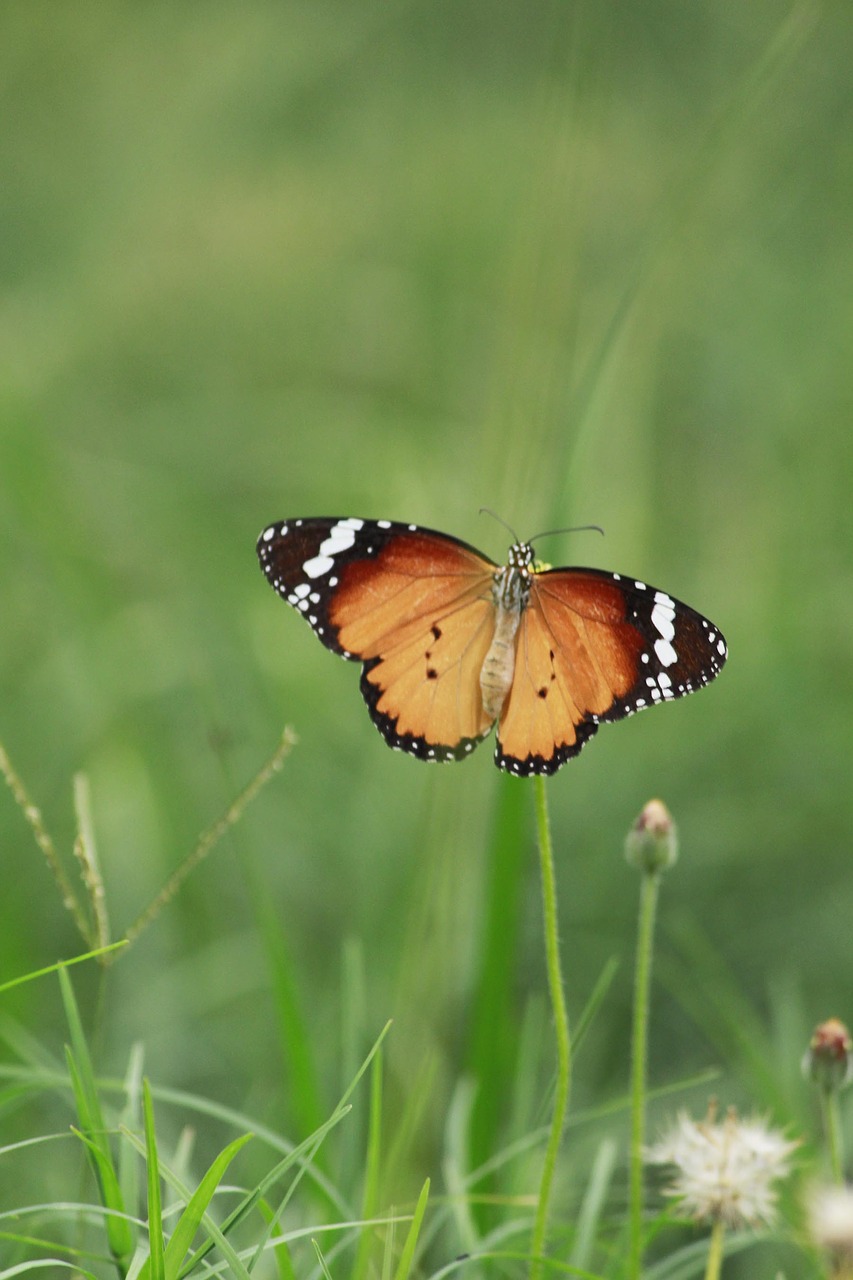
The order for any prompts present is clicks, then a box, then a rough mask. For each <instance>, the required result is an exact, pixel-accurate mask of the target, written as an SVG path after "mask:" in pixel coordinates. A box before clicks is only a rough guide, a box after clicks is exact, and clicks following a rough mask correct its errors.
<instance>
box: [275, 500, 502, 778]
mask: <svg viewBox="0 0 853 1280" xmlns="http://www.w3.org/2000/svg"><path fill="white" fill-rule="evenodd" d="M356 526H358V527H356ZM258 554H259V557H260V559H261V564H262V567H263V569H264V572H265V573H266V575H267V577H268V578H269V580H270V581H271V582H272V585H273V586H274V587H275V589H276V590H277V591H278V592H279V593H280V594H281V595H282V596H284V598H285V599H286V600H287V601H288V603H289V604H292V605H293V606H294V607H295V608H297V609H299V610H300V612H302V613H303V615H304V616H305V617H306V619H307V621H308V622H309V623H310V624H311V626H312V627H313V628H314V630H315V632H316V633H317V635H318V636H319V637H320V639H321V640H322V641H323V643H324V644H326V645H327V647H328V648H330V649H332V650H334V651H335V652H336V653H340V654H341V655H342V656H344V657H347V658H353V659H358V660H360V661H362V662H363V663H364V669H363V673H362V679H361V691H362V694H363V696H364V699H365V701H366V702H367V705H368V708H369V710H370V714H371V717H372V719H373V721H374V723H375V724H376V726H377V728H378V729H379V731H380V732H381V733H382V735H383V737H384V738H385V740H386V741H387V742H388V743H389V744H390V745H391V746H394V747H400V748H401V749H403V750H405V751H409V752H411V753H412V754H414V755H418V756H421V757H423V758H425V759H436V760H439V759H441V760H445V759H453V758H460V757H462V756H464V755H466V754H468V752H470V751H471V750H472V749H473V747H474V746H475V745H476V743H477V742H478V741H479V740H480V739H481V738H482V737H483V736H484V734H486V733H488V731H489V729H490V728H491V723H492V722H491V720H490V719H488V718H487V717H485V716H484V713H483V708H482V702H481V699H480V693H479V672H480V668H481V667H482V664H483V659H484V658H485V655H486V652H487V650H488V647H489V644H490V643H491V637H492V631H493V629H494V604H493V602H492V590H491V588H492V575H493V573H494V571H495V568H496V566H495V565H494V564H493V563H492V562H491V561H490V560H487V559H486V558H485V557H483V556H481V555H480V554H479V552H477V551H475V549H474V548H473V547H469V546H468V545H467V544H466V543H463V542H460V541H458V540H457V539H455V538H449V537H447V536H446V535H444V534H440V533H436V532H434V531H433V530H428V529H419V528H417V527H415V526H412V525H403V524H393V523H391V522H386V521H382V522H380V521H356V520H337V519H326V520H319V519H314V520H303V521H301V522H287V521H285V522H283V523H280V524H277V525H272V526H270V529H269V530H267V531H265V533H264V534H262V535H261V537H260V539H259V541H258Z"/></svg>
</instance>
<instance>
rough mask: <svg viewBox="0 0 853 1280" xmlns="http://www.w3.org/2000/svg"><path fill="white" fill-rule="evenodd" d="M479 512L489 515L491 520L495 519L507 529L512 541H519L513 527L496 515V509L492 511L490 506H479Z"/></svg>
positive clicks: (482, 514)
mask: <svg viewBox="0 0 853 1280" xmlns="http://www.w3.org/2000/svg"><path fill="white" fill-rule="evenodd" d="M479 514H480V515H481V516H491V517H492V519H493V520H497V522H498V524H502V525H503V527H504V528H505V529H506V530H507V532H508V533H511V534H512V540H513V542H520V541H521V539H520V538H519V536H518V534H517V533H516V532H515V529H513V527H512V525H511V524H507V522H506V520H504V519H502V518H501V516H499V515H498V513H497V511H492V508H491V507H480V511H479Z"/></svg>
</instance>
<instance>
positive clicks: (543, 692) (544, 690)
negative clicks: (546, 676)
mask: <svg viewBox="0 0 853 1280" xmlns="http://www.w3.org/2000/svg"><path fill="white" fill-rule="evenodd" d="M552 679H553V676H552ZM537 692H538V695H539V697H540V698H547V697H548V690H547V688H544V687H543V688H542V689H539V690H537Z"/></svg>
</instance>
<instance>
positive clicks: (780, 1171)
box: [646, 1105, 797, 1227]
mask: <svg viewBox="0 0 853 1280" xmlns="http://www.w3.org/2000/svg"><path fill="white" fill-rule="evenodd" d="M796 1146H797V1143H796V1142H789V1141H788V1140H787V1139H786V1138H785V1137H784V1135H783V1134H781V1133H780V1132H779V1131H778V1130H776V1129H771V1128H770V1127H769V1126H768V1125H767V1124H766V1123H765V1122H764V1121H763V1120H760V1119H757V1118H756V1119H751V1120H743V1121H742V1120H739V1119H738V1117H737V1114H736V1113H735V1112H734V1111H730V1112H729V1114H728V1115H727V1116H726V1118H725V1120H723V1121H722V1122H718V1121H716V1119H715V1109H714V1108H713V1105H712V1107H711V1108H710V1109H709V1113H708V1116H707V1118H706V1119H705V1120H700V1121H696V1120H691V1119H690V1117H689V1116H688V1115H687V1114H686V1113H685V1112H681V1113H680V1114H679V1116H678V1118H677V1120H676V1123H675V1125H674V1127H673V1128H672V1129H671V1130H670V1132H669V1133H668V1134H667V1135H666V1136H665V1137H664V1138H663V1139H662V1140H661V1141H660V1142H658V1143H656V1144H655V1145H654V1146H653V1147H650V1148H649V1149H648V1151H647V1152H646V1159H647V1161H648V1162H649V1163H650V1164H669V1165H673V1166H674V1168H675V1171H676V1172H675V1175H674V1177H673V1179H672V1182H671V1185H670V1186H669V1187H667V1188H666V1191H665V1194H667V1195H670V1196H674V1197H676V1198H677V1199H678V1200H680V1202H681V1207H682V1209H683V1210H684V1212H685V1213H686V1214H687V1216H688V1217H690V1218H693V1219H695V1220H696V1221H697V1222H723V1223H724V1224H725V1225H726V1226H728V1227H741V1226H755V1225H757V1224H759V1223H765V1224H769V1223H771V1222H772V1221H773V1219H774V1217H775V1213H776V1191H775V1189H774V1186H773V1183H774V1182H776V1181H777V1180H778V1179H779V1178H783V1177H784V1176H785V1175H786V1174H787V1172H788V1170H789V1168H790V1163H789V1162H790V1156H791V1153H792V1152H793V1151H794V1149H795V1148H796Z"/></svg>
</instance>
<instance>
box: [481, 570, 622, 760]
mask: <svg viewBox="0 0 853 1280" xmlns="http://www.w3.org/2000/svg"><path fill="white" fill-rule="evenodd" d="M560 579H561V581H560V582H559V586H560V587H565V588H567V590H566V593H565V596H564V594H563V592H562V591H560V590H556V589H555V588H556V587H557V585H558V583H557V579H556V577H555V579H553V580H552V582H551V583H548V575H547V574H546V575H543V576H540V575H536V576H535V577H534V579H533V582H532V584H531V594H530V602H529V605H528V607H527V609H526V610H525V613H524V616H523V617H522V620H521V627H520V628H519V641H518V649H517V652H516V664H515V679H514V681H513V685H512V689H511V691H510V694H509V697H508V698H507V702H506V705H505V706H504V710H503V715H502V716H501V720H500V725H499V728H498V750H497V758H498V763H499V764H501V765H502V767H504V768H508V769H510V770H511V772H514V773H522V774H526V773H553V772H555V771H556V770H557V769H558V768H559V767H560V765H562V764H564V763H565V762H566V760H568V759H570V758H571V757H572V756H574V755H577V753H578V752H579V751H580V750H581V748H582V747H583V746H584V745H585V744H586V743H587V742H588V741H589V739H590V738H591V737H592V735H593V734H594V733H595V732H596V731H597V729H598V724H599V720H600V719H601V718H603V717H604V716H606V714H607V712H608V711H610V709H611V708H612V707H613V705H614V701H615V700H617V699H618V698H621V697H624V695H625V694H626V693H627V691H628V689H629V688H630V686H631V684H632V683H633V680H634V675H633V670H634V667H635V665H636V661H637V657H638V654H639V651H640V649H641V647H642V638H641V637H640V636H639V635H638V634H637V633H636V631H635V630H634V628H633V627H631V626H630V625H629V624H628V623H627V622H626V620H625V606H624V602H623V599H622V596H621V594H620V592H619V591H618V590H617V589H616V588H615V587H610V586H609V585H608V584H607V583H606V582H602V581H601V580H600V579H599V580H590V581H589V582H587V581H586V580H585V579H584V578H582V577H578V578H576V577H575V576H574V575H569V574H567V573H565V572H563V573H561V574H560ZM569 579H571V580H570V581H569ZM569 599H570V600H571V603H569Z"/></svg>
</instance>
